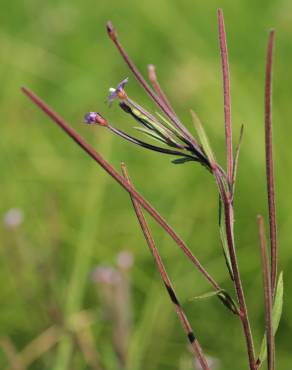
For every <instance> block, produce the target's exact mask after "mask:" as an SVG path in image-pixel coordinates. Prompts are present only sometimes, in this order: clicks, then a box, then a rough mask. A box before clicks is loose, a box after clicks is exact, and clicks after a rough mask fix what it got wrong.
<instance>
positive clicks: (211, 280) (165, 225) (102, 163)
mask: <svg viewBox="0 0 292 370" xmlns="http://www.w3.org/2000/svg"><path fill="white" fill-rule="evenodd" d="M21 90H22V92H23V93H24V94H25V95H26V96H27V97H29V98H30V100H31V101H32V102H33V103H34V104H35V105H36V106H38V107H39V108H40V109H41V110H42V111H43V112H44V113H45V114H46V115H48V116H49V117H50V118H51V120H52V121H53V122H55V124H57V125H58V126H59V127H60V128H61V129H62V130H63V131H64V132H65V133H66V134H67V135H68V136H70V137H71V139H73V140H74V141H75V142H76V143H77V144H78V145H79V146H80V147H81V148H82V149H83V150H84V151H85V152H86V153H87V154H88V155H89V156H90V157H91V158H92V159H93V160H95V161H96V162H97V163H98V164H99V165H100V166H101V167H102V168H103V169H104V170H105V171H106V172H107V173H108V174H109V175H110V176H111V177H112V178H114V179H115V180H116V181H117V182H118V183H119V184H120V185H121V186H122V187H123V188H124V189H125V190H126V191H128V192H129V193H130V194H131V195H132V196H133V197H134V198H135V199H136V200H137V201H138V202H139V204H141V206H142V207H143V208H144V209H145V210H146V211H147V212H148V213H149V214H150V215H151V216H152V217H153V218H154V219H155V220H156V221H157V223H159V225H160V226H161V227H162V228H163V229H164V230H165V231H166V232H167V233H168V234H169V235H170V236H171V238H172V239H173V240H174V241H175V242H176V244H177V245H178V246H179V248H180V249H181V250H182V251H183V253H184V254H185V255H186V256H187V257H188V258H189V259H190V260H191V261H192V263H193V264H194V265H195V266H196V268H197V269H198V270H199V271H200V272H201V273H202V274H203V275H204V277H205V278H206V279H207V280H208V282H209V283H210V284H211V286H212V287H213V288H214V289H215V290H221V287H220V285H219V284H218V283H217V282H216V281H215V280H214V278H213V277H212V276H211V275H210V274H209V273H208V272H207V271H206V270H205V268H204V267H203V266H202V265H201V263H200V261H199V260H198V259H197V258H196V257H195V256H194V255H193V253H192V252H191V250H190V249H189V248H188V247H187V245H186V244H185V242H184V241H183V240H182V239H181V237H180V236H179V235H178V234H177V233H176V232H175V231H174V230H173V229H172V228H171V226H170V225H168V223H167V222H166V221H165V219H164V218H163V217H162V216H161V215H160V214H159V213H158V212H157V211H156V210H155V209H154V208H153V207H152V206H151V204H150V203H149V202H148V201H147V200H145V199H144V198H143V197H142V196H141V195H140V194H139V193H138V192H137V191H136V190H135V189H134V188H133V187H132V186H131V185H129V183H128V182H127V181H126V180H125V179H124V178H123V177H122V176H121V175H120V174H119V173H118V172H117V171H116V170H115V169H114V168H113V167H112V166H111V165H110V164H109V163H108V162H107V161H106V160H105V159H104V158H102V156H101V155H100V154H99V153H97V152H96V151H95V150H94V149H93V148H92V147H91V146H90V145H89V144H88V143H87V142H86V141H85V140H84V139H83V138H81V136H80V135H79V134H78V133H77V132H76V131H75V130H74V129H73V128H71V127H70V126H69V124H68V123H67V122H66V121H65V120H64V119H63V118H62V117H61V116H59V115H58V114H57V113H55V112H54V111H53V110H52V109H51V108H50V107H49V106H48V105H47V104H46V103H45V102H44V101H43V100H41V99H40V98H39V97H38V96H36V95H35V94H34V93H33V92H32V91H30V90H29V89H27V88H26V87H22V88H21Z"/></svg>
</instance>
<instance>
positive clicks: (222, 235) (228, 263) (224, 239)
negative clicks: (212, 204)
mask: <svg viewBox="0 0 292 370" xmlns="http://www.w3.org/2000/svg"><path fill="white" fill-rule="evenodd" d="M223 213H224V211H223V209H222V201H221V199H220V196H219V231H220V239H221V245H222V249H223V254H224V258H225V263H226V266H227V268H228V271H229V275H230V277H231V279H232V280H234V277H233V272H232V265H231V260H230V254H229V249H228V243H227V236H226V230H225V227H224V223H222V215H223ZM223 216H224V215H223Z"/></svg>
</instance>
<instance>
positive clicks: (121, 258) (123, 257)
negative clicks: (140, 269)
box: [117, 251, 134, 270]
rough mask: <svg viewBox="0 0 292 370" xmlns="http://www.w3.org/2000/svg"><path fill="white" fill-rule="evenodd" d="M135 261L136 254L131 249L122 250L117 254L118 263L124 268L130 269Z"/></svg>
mask: <svg viewBox="0 0 292 370" xmlns="http://www.w3.org/2000/svg"><path fill="white" fill-rule="evenodd" d="M133 263H134V256H133V254H132V253H131V252H129V251H122V252H120V253H119V254H118V256H117V265H118V267H119V268H121V269H123V270H129V269H130V268H131V267H132V266H133Z"/></svg>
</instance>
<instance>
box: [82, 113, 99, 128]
mask: <svg viewBox="0 0 292 370" xmlns="http://www.w3.org/2000/svg"><path fill="white" fill-rule="evenodd" d="M96 118H97V113H96V112H89V113H87V114H86V115H85V116H84V122H85V123H88V124H89V125H90V124H92V123H96Z"/></svg>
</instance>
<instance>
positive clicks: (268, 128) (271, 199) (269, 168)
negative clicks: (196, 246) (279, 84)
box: [265, 31, 278, 295]
mask: <svg viewBox="0 0 292 370" xmlns="http://www.w3.org/2000/svg"><path fill="white" fill-rule="evenodd" d="M274 40H275V32H274V31H271V32H270V35H269V41H268V49H267V62H266V83H265V146H266V175H267V191H268V205H269V226H270V248H271V284H272V292H273V295H274V294H275V287H276V279H277V254H278V251H277V249H278V246H277V225H276V206H275V190H274V164H273V142H272V141H273V136H272V66H273V48H274Z"/></svg>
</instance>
